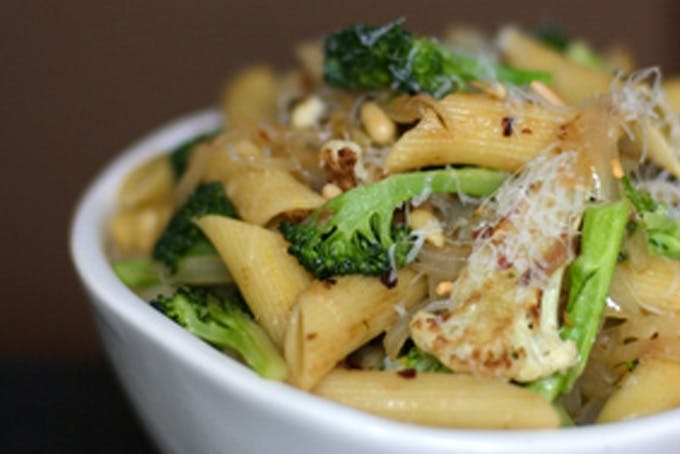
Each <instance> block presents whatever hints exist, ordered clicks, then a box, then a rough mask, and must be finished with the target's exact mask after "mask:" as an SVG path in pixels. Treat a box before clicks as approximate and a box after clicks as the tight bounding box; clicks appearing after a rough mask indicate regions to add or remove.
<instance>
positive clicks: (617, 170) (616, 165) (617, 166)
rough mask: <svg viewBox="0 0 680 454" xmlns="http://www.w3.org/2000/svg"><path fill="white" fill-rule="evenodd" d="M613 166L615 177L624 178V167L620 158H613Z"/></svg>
mask: <svg viewBox="0 0 680 454" xmlns="http://www.w3.org/2000/svg"><path fill="white" fill-rule="evenodd" d="M611 166H612V173H613V174H614V178H616V179H617V180H619V179H621V178H623V176H624V175H625V173H624V172H623V168H622V167H621V161H619V160H618V159H612V161H611Z"/></svg>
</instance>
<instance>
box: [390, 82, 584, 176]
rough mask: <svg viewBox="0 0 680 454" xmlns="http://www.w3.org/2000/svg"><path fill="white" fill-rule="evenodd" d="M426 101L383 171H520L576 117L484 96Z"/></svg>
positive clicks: (461, 95)
mask: <svg viewBox="0 0 680 454" xmlns="http://www.w3.org/2000/svg"><path fill="white" fill-rule="evenodd" d="M425 99H426V101H424V102H423V101H420V102H422V104H421V106H420V115H421V119H420V122H419V123H418V125H417V126H416V127H415V128H413V129H411V130H410V131H407V132H406V133H405V134H404V135H403V136H402V137H401V138H400V139H399V140H398V141H397V142H396V143H395V144H394V146H393V147H392V150H391V151H390V153H389V154H388V155H387V159H386V160H385V167H386V168H387V169H388V170H389V171H390V172H392V173H394V172H401V171H404V170H410V169H417V168H420V167H428V166H435V165H449V164H475V165H479V166H482V167H489V168H496V169H502V170H510V171H513V170H517V169H518V168H519V167H521V166H522V165H523V164H524V163H526V162H527V161H529V160H530V159H532V158H534V157H535V156H537V155H538V154H539V153H540V152H541V151H543V150H544V149H545V148H546V147H548V146H549V145H550V144H552V143H554V142H555V141H556V140H557V139H558V135H559V133H560V130H561V129H560V128H561V127H562V125H564V124H565V123H567V122H568V121H569V120H570V119H571V118H572V116H573V115H572V114H570V113H564V112H558V111H555V110H550V109H548V108H546V107H543V106H539V105H535V104H531V105H523V106H521V107H520V106H513V105H512V104H510V103H506V102H504V101H501V100H497V99H493V98H490V97H489V96H485V95H482V94H470V93H458V94H454V95H449V96H447V97H446V98H444V99H442V100H440V101H437V100H434V99H429V100H427V98H425ZM409 110H411V112H409ZM413 110H414V107H413V106H412V105H411V106H404V113H402V114H401V115H404V117H405V118H408V117H413Z"/></svg>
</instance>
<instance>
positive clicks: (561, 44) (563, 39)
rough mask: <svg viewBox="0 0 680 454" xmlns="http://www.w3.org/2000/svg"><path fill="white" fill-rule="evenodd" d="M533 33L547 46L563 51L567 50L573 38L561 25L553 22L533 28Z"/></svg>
mask: <svg viewBox="0 0 680 454" xmlns="http://www.w3.org/2000/svg"><path fill="white" fill-rule="evenodd" d="M533 35H534V36H535V37H536V38H537V39H538V40H539V41H541V42H542V43H543V44H545V45H546V46H549V47H552V48H553V49H555V50H556V51H558V52H560V53H563V52H565V51H566V50H567V47H568V46H569V42H570V41H571V38H569V36H567V34H566V33H565V32H564V30H562V29H561V28H559V27H556V26H555V25H552V24H543V25H539V26H538V27H536V28H535V29H534V30H533Z"/></svg>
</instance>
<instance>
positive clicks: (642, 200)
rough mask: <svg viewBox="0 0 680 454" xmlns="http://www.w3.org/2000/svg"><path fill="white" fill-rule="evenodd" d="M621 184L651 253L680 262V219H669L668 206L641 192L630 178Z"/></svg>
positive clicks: (623, 179)
mask: <svg viewBox="0 0 680 454" xmlns="http://www.w3.org/2000/svg"><path fill="white" fill-rule="evenodd" d="M621 182H622V183H623V188H624V190H625V192H626V196H627V197H628V200H630V202H631V203H632V204H633V206H634V207H635V211H636V212H637V215H638V217H639V219H640V222H641V224H642V226H643V227H644V229H645V231H646V232H647V244H648V248H649V251H650V252H651V253H652V254H654V255H662V256H665V257H668V258H671V259H674V260H680V219H673V218H671V217H669V216H668V215H667V214H666V213H667V207H666V205H665V204H663V203H659V202H657V201H655V200H654V199H653V198H652V196H651V195H650V194H649V193H647V192H641V191H639V190H638V189H637V188H636V187H635V186H634V185H633V183H632V182H631V181H630V178H629V177H628V176H624V177H623V178H621Z"/></svg>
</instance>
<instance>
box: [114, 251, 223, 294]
mask: <svg viewBox="0 0 680 454" xmlns="http://www.w3.org/2000/svg"><path fill="white" fill-rule="evenodd" d="M205 244H207V243H205ZM199 249H200V248H196V250H194V251H192V253H191V254H187V255H185V256H183V257H181V258H180V259H179V261H178V262H177V271H175V272H174V273H171V272H170V270H169V269H168V268H167V267H166V266H165V265H164V264H162V263H160V262H158V261H156V260H154V259H152V258H151V257H145V258H139V259H128V260H119V261H117V262H114V264H113V271H114V272H115V273H116V275H117V276H118V278H119V279H120V280H121V281H123V283H124V284H125V285H127V286H128V287H131V288H135V289H139V288H143V287H150V286H152V285H160V284H164V283H165V284H172V285H183V284H187V285H219V284H229V283H231V282H233V279H232V277H231V275H230V274H229V271H228V270H227V268H226V266H225V265H224V262H223V261H222V259H221V258H220V256H219V255H218V254H217V251H215V249H214V248H211V249H212V250H208V251H205V252H204V253H201V252H200V251H199Z"/></svg>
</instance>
